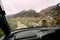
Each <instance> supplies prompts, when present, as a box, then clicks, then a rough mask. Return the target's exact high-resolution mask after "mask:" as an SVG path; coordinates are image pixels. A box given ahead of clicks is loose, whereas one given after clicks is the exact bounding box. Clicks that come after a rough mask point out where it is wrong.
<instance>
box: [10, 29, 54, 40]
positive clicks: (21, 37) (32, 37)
mask: <svg viewBox="0 0 60 40" xmlns="http://www.w3.org/2000/svg"><path fill="white" fill-rule="evenodd" d="M54 32H55V30H50V29H49V30H46V29H44V30H27V31H23V32H22V31H16V32H15V33H13V35H14V36H13V37H9V40H41V39H42V40H43V37H44V36H45V35H48V34H51V33H54Z"/></svg>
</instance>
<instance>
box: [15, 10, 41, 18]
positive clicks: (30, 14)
mask: <svg viewBox="0 0 60 40" xmlns="http://www.w3.org/2000/svg"><path fill="white" fill-rule="evenodd" d="M39 16H40V15H39V13H37V12H36V11H35V10H32V9H29V10H28V11H25V10H23V11H21V12H19V13H17V14H15V15H14V17H39Z"/></svg>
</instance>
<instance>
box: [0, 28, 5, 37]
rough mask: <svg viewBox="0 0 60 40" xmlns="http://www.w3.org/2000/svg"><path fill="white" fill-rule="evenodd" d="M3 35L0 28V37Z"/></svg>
mask: <svg viewBox="0 0 60 40" xmlns="http://www.w3.org/2000/svg"><path fill="white" fill-rule="evenodd" d="M3 35H4V33H3V31H2V29H1V28H0V37H2V36H3Z"/></svg>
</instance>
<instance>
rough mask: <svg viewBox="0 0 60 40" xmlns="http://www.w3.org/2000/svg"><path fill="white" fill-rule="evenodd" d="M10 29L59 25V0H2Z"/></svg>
mask: <svg viewBox="0 0 60 40" xmlns="http://www.w3.org/2000/svg"><path fill="white" fill-rule="evenodd" d="M2 4H3V7H4V10H5V12H6V19H7V21H8V23H9V26H10V28H11V29H12V30H16V29H22V28H33V27H34V28H36V27H40V28H52V27H59V26H60V3H59V0H2Z"/></svg>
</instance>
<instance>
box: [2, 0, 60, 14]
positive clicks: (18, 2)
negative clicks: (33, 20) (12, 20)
mask: <svg viewBox="0 0 60 40" xmlns="http://www.w3.org/2000/svg"><path fill="white" fill-rule="evenodd" d="M59 2H60V0H2V3H3V6H4V10H5V11H6V14H7V15H10V14H16V13H18V12H19V11H21V10H28V9H34V10H36V11H37V12H39V11H40V10H42V9H44V8H47V7H48V6H52V5H55V4H57V3H59Z"/></svg>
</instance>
